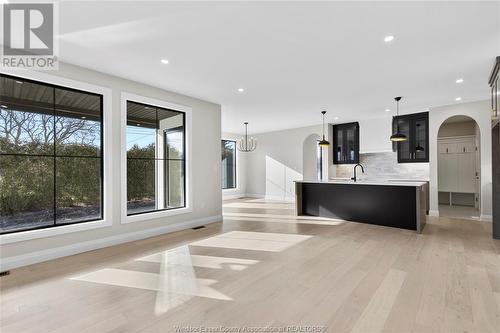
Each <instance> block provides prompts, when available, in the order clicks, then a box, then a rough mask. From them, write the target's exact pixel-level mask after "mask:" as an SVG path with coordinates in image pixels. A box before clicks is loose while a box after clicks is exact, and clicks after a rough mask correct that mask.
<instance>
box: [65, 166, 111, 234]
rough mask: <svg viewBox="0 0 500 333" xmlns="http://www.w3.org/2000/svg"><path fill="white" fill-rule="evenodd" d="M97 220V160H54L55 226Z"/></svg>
mask: <svg viewBox="0 0 500 333" xmlns="http://www.w3.org/2000/svg"><path fill="white" fill-rule="evenodd" d="M99 218H101V159H100V158H93V157H83V158H78V157H57V158H56V223H57V224H64V223H75V222H81V221H87V220H97V219H99Z"/></svg>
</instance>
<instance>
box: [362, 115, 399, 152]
mask: <svg viewBox="0 0 500 333" xmlns="http://www.w3.org/2000/svg"><path fill="white" fill-rule="evenodd" d="M391 135H392V117H391V116H386V117H382V118H374V119H365V120H360V121H359V152H360V153H361V154H363V153H383V152H391V151H392V142H391V141H390V140H389V138H390V137H391Z"/></svg>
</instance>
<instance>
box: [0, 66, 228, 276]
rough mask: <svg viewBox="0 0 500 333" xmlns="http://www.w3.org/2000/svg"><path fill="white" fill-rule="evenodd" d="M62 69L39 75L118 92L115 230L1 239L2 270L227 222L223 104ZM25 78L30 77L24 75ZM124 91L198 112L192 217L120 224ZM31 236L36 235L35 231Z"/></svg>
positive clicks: (114, 152)
mask: <svg viewBox="0 0 500 333" xmlns="http://www.w3.org/2000/svg"><path fill="white" fill-rule="evenodd" d="M59 68H60V69H59V70H58V71H54V72H50V73H39V75H44V76H50V77H54V78H65V79H71V80H75V81H80V82H86V83H88V84H93V85H98V86H102V87H106V88H110V89H111V90H112V98H111V110H106V112H111V133H106V134H105V139H106V138H108V139H109V140H111V148H112V149H108V150H107V152H106V154H111V155H112V156H111V157H112V158H111V165H109V167H110V168H111V169H112V173H111V177H110V178H109V179H108V181H109V182H110V191H109V193H110V195H109V197H110V198H109V199H110V200H111V201H112V206H111V207H112V209H111V212H109V213H110V216H111V218H110V220H111V224H112V225H111V226H108V227H102V228H98V229H93V230H87V231H80V232H71V233H66V234H61V235H57V236H52V237H44V238H37V239H31V240H26V241H21V242H13V243H8V244H6V243H5V242H2V241H1V240H2V238H0V242H1V243H2V244H1V247H0V258H1V265H2V267H1V269H2V270H5V269H10V268H13V267H16V266H19V265H25V264H30V263H33V262H38V261H42V260H48V259H51V258H55V257H59V256H63V255H69V254H74V253H78V252H83V251H88V250H91V249H95V248H99V247H105V246H108V245H112V244H117V243H121V242H126V241H130V240H134V239H140V238H145V237H149V236H154V235H157V234H161V233H165V232H169V231H173V230H180V229H183V228H187V227H191V226H193V225H196V224H206V223H210V222H215V221H220V220H221V213H222V207H221V205H222V200H221V197H222V195H221V192H222V191H221V175H220V169H221V164H220V163H221V153H220V138H221V134H220V133H221V127H220V124H221V116H220V115H221V107H220V105H217V104H213V103H209V102H205V101H202V100H199V99H196V98H191V97H188V96H184V95H180V94H176V93H173V92H169V91H165V90H162V89H158V88H154V87H151V86H147V85H144V84H139V83H137V82H133V81H129V80H125V79H121V78H118V77H114V76H110V75H106V74H103V73H99V72H95V71H91V70H88V69H85V68H81V67H76V66H72V65H68V64H64V63H61V64H60V67H59ZM11 74H13V75H15V74H16V73H15V72H11ZM34 74H37V73H34ZM19 75H23V76H26V75H27V74H26V72H20V73H19ZM122 91H125V92H130V93H133V94H137V95H142V96H147V97H150V98H154V99H158V100H165V101H169V102H172V103H176V104H181V105H186V106H189V107H190V108H191V109H192V179H191V181H192V196H193V198H192V199H193V200H192V202H193V207H192V208H193V209H192V212H190V213H187V214H182V215H177V216H172V217H166V218H155V219H151V220H148V221H141V222H138V223H129V224H121V223H120V222H121V221H120V213H121V211H120V209H121V204H122V203H121V198H120V191H121V189H120V180H121V177H125V175H122V174H121V171H120V170H121V168H120V144H121V142H120V117H123V116H125V115H124V114H123V113H122V111H121V103H120V97H121V92H122ZM105 104H106V102H105ZM105 209H106V207H105ZM82 225H83V224H82ZM52 229H59V228H52ZM27 233H30V234H33V233H34V231H28V232H27ZM35 233H36V232H35Z"/></svg>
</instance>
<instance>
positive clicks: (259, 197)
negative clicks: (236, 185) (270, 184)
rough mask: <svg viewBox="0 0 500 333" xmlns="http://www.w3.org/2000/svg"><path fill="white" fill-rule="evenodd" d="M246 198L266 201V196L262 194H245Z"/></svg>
mask: <svg viewBox="0 0 500 333" xmlns="http://www.w3.org/2000/svg"><path fill="white" fill-rule="evenodd" d="M245 197H246V198H256V199H264V198H265V197H266V196H265V195H262V194H253V193H246V194H245Z"/></svg>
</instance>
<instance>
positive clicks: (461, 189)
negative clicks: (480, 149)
mask: <svg viewBox="0 0 500 333" xmlns="http://www.w3.org/2000/svg"><path fill="white" fill-rule="evenodd" d="M476 153H477V152H476V146H475V140H474V137H470V138H469V137H467V138H457V139H454V138H453V139H452V138H446V139H439V140H438V155H439V156H438V190H439V191H440V192H456V193H475V192H476Z"/></svg>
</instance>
